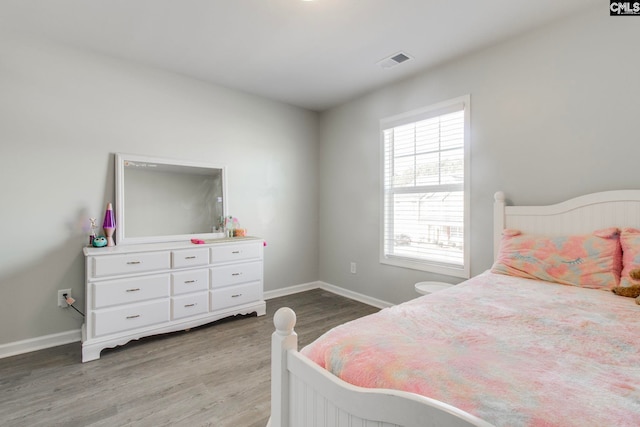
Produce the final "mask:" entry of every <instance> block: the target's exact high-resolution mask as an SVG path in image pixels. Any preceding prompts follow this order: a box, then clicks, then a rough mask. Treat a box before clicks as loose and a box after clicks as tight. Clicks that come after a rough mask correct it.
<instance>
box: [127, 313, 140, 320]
mask: <svg viewBox="0 0 640 427" xmlns="http://www.w3.org/2000/svg"><path fill="white" fill-rule="evenodd" d="M136 317H140V315H139V314H134V315H133V316H127V319H135V318H136Z"/></svg>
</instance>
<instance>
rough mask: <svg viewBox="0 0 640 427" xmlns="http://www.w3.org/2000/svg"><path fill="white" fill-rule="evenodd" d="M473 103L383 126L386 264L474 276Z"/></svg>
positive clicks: (447, 105) (459, 102)
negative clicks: (471, 208)
mask: <svg viewBox="0 0 640 427" xmlns="http://www.w3.org/2000/svg"><path fill="white" fill-rule="evenodd" d="M469 103H470V96H468V95H467V96H464V97H460V98H456V99H453V100H450V101H446V102H443V103H440V104H438V105H434V106H431V107H428V108H425V109H421V110H418V111H412V112H409V113H406V114H402V115H400V116H396V117H390V118H387V119H383V120H381V122H380V124H381V126H380V127H381V134H382V135H381V137H382V144H381V145H382V156H381V158H382V168H381V169H382V173H383V179H382V203H381V205H382V206H381V209H382V215H381V216H382V218H381V226H382V232H381V242H380V262H382V263H385V264H391V265H396V266H400V267H407V268H414V269H418V270H425V271H431V272H434V273H440V274H447V275H450V276H457V277H465V278H467V277H469V110H470V105H469Z"/></svg>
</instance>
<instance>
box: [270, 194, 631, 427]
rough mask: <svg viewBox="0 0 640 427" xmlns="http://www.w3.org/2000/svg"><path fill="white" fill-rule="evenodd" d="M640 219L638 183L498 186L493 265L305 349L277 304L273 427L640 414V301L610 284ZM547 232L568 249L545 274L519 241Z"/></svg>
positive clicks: (519, 421)
mask: <svg viewBox="0 0 640 427" xmlns="http://www.w3.org/2000/svg"><path fill="white" fill-rule="evenodd" d="M638 228H640V190H624V191H608V192H601V193H594V194H590V195H586V196H582V197H578V198H575V199H571V200H568V201H565V202H562V203H559V204H556V205H550V206H507V205H506V203H505V195H504V194H503V193H501V192H499V193H496V195H495V202H494V242H493V243H494V245H493V246H494V254H495V258H496V263H495V264H494V267H493V268H492V270H491V271H487V272H484V273H482V274H480V275H478V276H476V277H474V278H472V279H470V280H468V281H466V282H463V283H462V284H460V285H457V286H454V287H452V288H450V289H447V290H444V291H440V292H437V293H435V294H431V295H427V296H422V297H419V298H416V299H414V300H412V301H408V302H406V303H403V304H400V305H397V306H394V307H390V308H387V309H384V310H381V311H380V312H379V313H376V314H373V315H370V316H367V317H365V318H362V319H357V320H355V321H353V322H348V323H346V324H344V325H341V326H338V327H337V328H334V329H332V330H331V331H328V332H327V333H326V334H324V335H323V336H322V337H320V338H319V339H318V340H316V341H315V342H314V343H312V344H310V345H309V346H307V347H305V348H304V349H302V350H301V351H298V349H297V338H296V333H295V332H294V326H295V320H296V319H295V313H294V312H293V311H292V310H290V309H288V308H281V309H279V310H278V312H276V314H275V316H274V324H275V327H276V331H275V332H274V333H273V336H272V374H271V375H272V377H271V378H272V390H271V399H272V402H271V419H270V425H271V427H285V426H286V427H304V426H380V427H382V426H384V427H389V426H407V427H408V426H415V427H417V426H550V425H561V426H588V425H593V426H602V425H616V426H625V425H627V426H637V425H640V339H638V338H639V337H640V305H638V304H636V303H635V301H634V299H633V298H625V297H621V296H618V295H615V294H614V293H612V292H611V288H613V287H616V288H617V287H618V286H622V285H624V286H628V285H629V284H630V283H629V282H625V283H620V282H619V280H620V277H621V276H622V277H623V278H624V277H626V276H628V270H629V268H631V267H633V266H634V265H633V263H634V262H635V263H640V255H639V254H640V244H638V243H640V237H638V236H640V234H638V236H636V235H634V234H633V233H634V232H637V231H638V230H637V229H638ZM532 236H533V237H532ZM561 236H563V237H561ZM566 236H571V238H569V237H566ZM574 236H581V237H580V239H582V240H579V239H578V240H575V239H574V238H573V237H574ZM585 236H586V237H585ZM628 236H631V237H628ZM634 236H635V237H634ZM634 239H635V240H634ZM549 240H551V241H553V242H557V241H561V242H562V245H567V246H569V247H570V248H569V249H570V251H571V252H570V254H571V256H565V257H564V258H563V260H562V262H561V263H560V264H562V265H561V267H562V268H561V269H555V270H548V271H547V270H545V271H544V272H543V273H544V274H542V275H541V273H540V272H539V271H538V270H539V269H535V268H534V269H533V270H532V269H530V268H529V267H531V265H533V262H532V261H531V260H529V259H528V258H529V256H528V255H527V252H526V251H523V250H522V248H523V246H526V247H527V248H529V249H532V248H533V249H532V250H535V251H536V254H538V253H540V252H541V251H542V249H548V248H549V247H550V245H549ZM532 241H533V242H535V244H532V243H531V242H532ZM576 241H578V243H576ZM523 242H524V243H523ZM540 242H543V243H540ZM567 242H568V243H567ZM625 244H626V246H625ZM532 245H533V246H532ZM514 248H517V250H516V251H513V252H512V253H511V255H514V254H515V255H516V256H507V255H509V250H510V249H514ZM541 248H542V249H541ZM554 248H555V250H557V251H560V250H564V249H557V248H556V247H554ZM563 248H564V246H563ZM578 248H582V249H584V248H586V249H584V250H586V251H587V252H589V253H597V256H595V257H592V258H593V259H591V258H589V256H586V255H585V256H581V255H579V256H575V253H578V252H576V251H577V250H578ZM634 251H635V252H634ZM548 256H551V257H557V253H554V252H553V251H548ZM509 260H514V261H513V262H514V263H516V264H509V262H510V261H509ZM637 265H638V264H636V266H637ZM523 266H524V267H523ZM549 271H550V273H549ZM539 273H540V274H539ZM545 274H551V276H550V277H549V278H547V276H545ZM576 275H577V277H578V278H579V279H575V277H576ZM571 280H579V282H580V283H578V284H577V285H576V283H571ZM612 280H615V283H614V284H612V283H613V282H612ZM565 281H568V282H567V283H565ZM571 284H573V286H571Z"/></svg>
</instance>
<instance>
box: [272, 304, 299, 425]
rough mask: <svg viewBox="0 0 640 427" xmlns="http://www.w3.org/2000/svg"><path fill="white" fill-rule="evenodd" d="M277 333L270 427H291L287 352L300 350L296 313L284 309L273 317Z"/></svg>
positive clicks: (274, 336) (274, 350)
mask: <svg viewBox="0 0 640 427" xmlns="http://www.w3.org/2000/svg"><path fill="white" fill-rule="evenodd" d="M273 324H274V325H275V327H276V331H275V332H274V333H273V335H271V419H270V420H269V424H268V426H270V427H288V426H289V370H288V369H287V352H288V351H289V350H295V351H297V350H298V334H296V333H295V331H294V330H293V327H294V326H295V325H296V313H295V312H294V311H293V310H291V309H290V308H289V307H282V308H280V309H278V311H276V314H275V315H274V316H273Z"/></svg>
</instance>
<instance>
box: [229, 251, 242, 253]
mask: <svg viewBox="0 0 640 427" xmlns="http://www.w3.org/2000/svg"><path fill="white" fill-rule="evenodd" d="M240 252H241V251H233V252H231V253H232V254H239V253H240Z"/></svg>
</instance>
